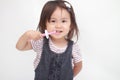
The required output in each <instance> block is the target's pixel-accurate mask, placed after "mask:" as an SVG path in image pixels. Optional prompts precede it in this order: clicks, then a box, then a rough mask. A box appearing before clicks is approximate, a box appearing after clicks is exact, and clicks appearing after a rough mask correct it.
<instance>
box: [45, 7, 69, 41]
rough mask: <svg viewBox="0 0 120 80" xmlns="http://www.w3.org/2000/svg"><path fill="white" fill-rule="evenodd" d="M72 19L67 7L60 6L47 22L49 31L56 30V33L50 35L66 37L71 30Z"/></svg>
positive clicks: (58, 37)
mask: <svg viewBox="0 0 120 80" xmlns="http://www.w3.org/2000/svg"><path fill="white" fill-rule="evenodd" d="M70 25H71V19H70V14H69V13H68V12H67V10H65V9H61V8H59V7H57V8H56V10H55V11H54V12H53V14H52V15H51V17H50V21H47V22H46V28H47V30H48V32H51V31H56V33H55V34H52V35H50V36H51V37H52V38H55V39H60V38H65V36H67V34H68V33H69V31H70Z"/></svg>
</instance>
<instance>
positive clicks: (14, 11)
mask: <svg viewBox="0 0 120 80" xmlns="http://www.w3.org/2000/svg"><path fill="white" fill-rule="evenodd" d="M46 1H47V0H0V80H33V79H34V67H33V61H34V58H35V56H36V53H35V52H34V51H32V50H30V51H23V52H21V51H18V50H16V48H15V45H16V42H17V40H18V39H19V37H20V36H21V35H22V34H23V33H24V32H25V31H27V30H30V29H34V30H36V28H37V25H38V22H39V17H40V13H41V9H42V7H43V5H44V3H45V2H46ZM68 1H70V2H71V4H72V5H73V8H74V10H75V14H76V19H77V24H78V26H79V29H80V36H79V44H80V49H81V53H82V56H83V68H82V71H81V72H80V73H79V74H78V75H77V76H76V77H75V80H120V31H119V30H120V0H68Z"/></svg>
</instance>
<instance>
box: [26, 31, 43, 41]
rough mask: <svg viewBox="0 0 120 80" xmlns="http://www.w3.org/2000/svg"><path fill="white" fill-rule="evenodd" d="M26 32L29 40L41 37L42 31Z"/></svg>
mask: <svg viewBox="0 0 120 80" xmlns="http://www.w3.org/2000/svg"><path fill="white" fill-rule="evenodd" d="M26 34H27V36H28V37H29V40H38V39H42V38H43V36H42V33H41V32H39V31H34V30H29V31H27V32H26Z"/></svg>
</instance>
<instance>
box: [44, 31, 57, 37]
mask: <svg viewBox="0 0 120 80" xmlns="http://www.w3.org/2000/svg"><path fill="white" fill-rule="evenodd" d="M55 33H56V31H52V32H48V31H47V30H45V33H43V34H42V36H43V37H44V36H45V37H46V38H47V39H48V38H49V35H51V34H55Z"/></svg>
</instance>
